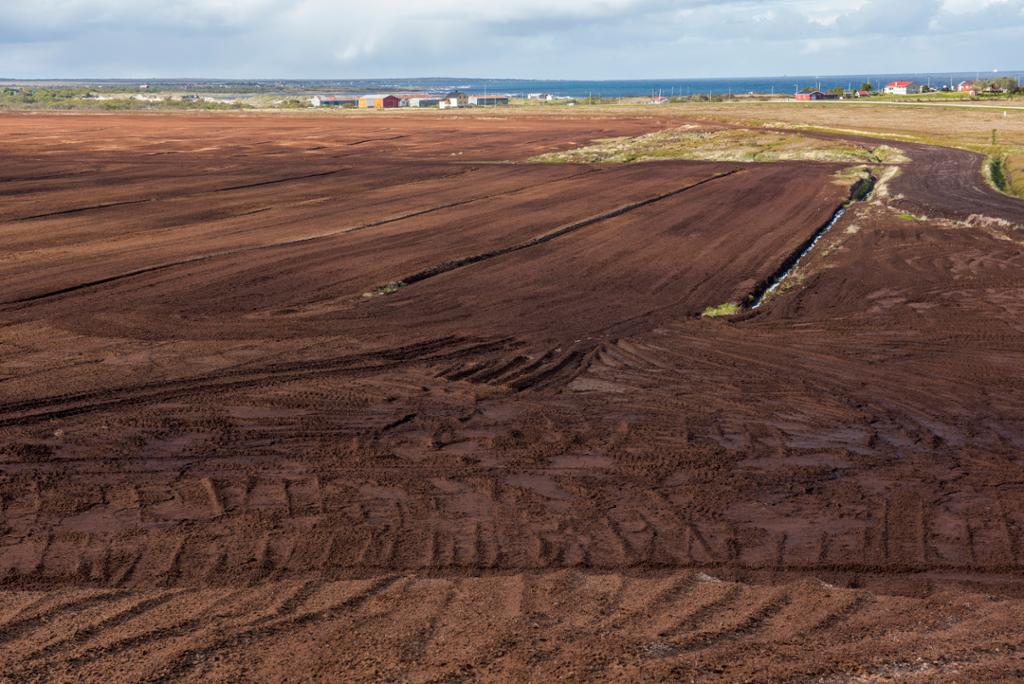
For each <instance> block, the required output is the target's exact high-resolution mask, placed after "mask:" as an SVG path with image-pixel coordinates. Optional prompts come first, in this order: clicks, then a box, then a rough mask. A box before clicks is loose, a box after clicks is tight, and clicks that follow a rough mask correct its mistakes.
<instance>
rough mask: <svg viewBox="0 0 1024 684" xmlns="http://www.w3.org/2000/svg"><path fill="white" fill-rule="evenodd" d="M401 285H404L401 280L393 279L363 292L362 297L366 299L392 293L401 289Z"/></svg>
mask: <svg viewBox="0 0 1024 684" xmlns="http://www.w3.org/2000/svg"><path fill="white" fill-rule="evenodd" d="M403 287H405V283H403V282H402V281H401V280H395V281H393V282H390V283H386V284H384V285H381V286H380V287H378V288H377V289H376V290H373V291H372V292H364V293H363V297H366V298H367V299H370V298H373V297H383V296H385V295H389V294H394V293H396V292H398V291H399V290H401V289H402V288H403Z"/></svg>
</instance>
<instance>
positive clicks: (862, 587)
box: [0, 115, 1024, 682]
mask: <svg viewBox="0 0 1024 684" xmlns="http://www.w3.org/2000/svg"><path fill="white" fill-rule="evenodd" d="M669 125H677V124H676V123H674V122H671V121H668V120H666V119H665V118H660V119H658V118H635V119H627V118H602V119H589V118H585V117H583V116H578V117H573V118H564V119H563V118H556V117H504V118H472V117H467V116H465V115H462V116H456V117H413V116H390V115H389V116H384V115H382V116H358V117H357V116H352V117H298V116H296V117H286V116H183V115H173V116H172V115H160V116H138V115H136V116H84V115H82V116H58V115H5V116H3V117H0V155H2V159H3V164H2V165H0V245H2V249H0V283H2V288H0V326H2V327H0V380H2V381H0V579H2V582H3V589H2V590H0V678H2V677H6V678H7V679H8V680H10V681H25V680H37V681H47V680H54V681H83V680H86V681H112V680H114V681H121V680H123V681H140V680H142V681H175V680H199V679H204V680H207V679H208V680H215V681H220V680H223V681H239V680H252V679H259V680H271V681H302V680H311V679H319V680H323V681H352V680H386V681H393V680H398V681H405V680H408V681H424V682H426V681H477V680H490V681H501V680H517V681H518V680H525V679H534V680H537V681H547V680H552V679H565V680H570V681H594V680H607V679H613V680H622V681H636V680H644V679H646V680H673V681H678V680H683V681H690V680H691V679H694V680H700V681H715V680H718V681H815V682H817V681H825V682H850V681H888V680H908V681H965V682H968V681H969V682H975V681H1008V680H1014V679H1016V678H1019V677H1021V676H1024V657H1022V653H1024V651H1022V649H1024V581H1022V580H1024V578H1022V575H1021V571H1022V561H1024V558H1022V553H1024V550H1022V548H1021V547H1022V544H1024V459H1022V453H1024V378H1022V371H1021V369H1022V368H1024V322H1022V321H1024V316H1022V314H1024V297H1022V295H1024V249H1022V242H1021V240H1022V232H1021V228H1020V227H1019V226H1020V224H1024V204H1021V203H1020V202H1018V201H1016V200H1012V199H1010V198H1006V197H1003V196H1000V195H997V194H995V193H994V192H993V191H991V190H989V189H988V188H987V186H985V185H984V183H983V181H982V180H981V179H980V176H979V175H978V174H977V170H978V168H979V167H980V159H979V158H977V157H974V156H973V155H970V154H968V153H963V152H957V151H952V150H939V149H935V148H924V147H913V146H907V148H906V151H907V153H908V154H909V155H910V156H911V157H912V161H911V162H910V163H908V164H906V165H905V166H904V168H902V169H901V175H900V176H899V177H898V178H896V179H895V180H893V181H891V182H890V183H889V184H888V185H887V187H886V188H885V190H886V192H887V193H888V194H886V193H885V192H881V191H880V192H879V193H877V195H878V196H877V197H876V199H875V200H873V201H871V202H868V203H861V204H856V205H854V206H853V207H852V208H851V210H850V211H849V212H847V214H846V215H845V216H844V217H843V218H842V219H841V221H840V222H839V224H838V225H837V226H836V227H835V228H834V229H833V230H832V232H830V233H829V234H828V235H827V236H826V237H825V238H824V239H823V240H822V241H821V242H820V243H819V244H818V246H817V247H816V248H815V250H814V251H813V252H812V254H811V255H810V256H809V257H808V258H807V259H805V260H804V261H803V262H802V263H801V267H800V270H799V271H798V273H797V275H796V276H794V278H793V279H792V280H791V281H790V284H792V283H797V286H796V287H792V288H789V289H787V290H786V291H785V292H784V293H783V294H781V295H777V296H776V297H774V298H772V299H770V300H769V301H768V303H767V304H766V305H765V306H763V307H762V308H760V309H758V310H756V311H752V312H747V313H745V314H742V315H740V316H737V317H733V318H730V319H727V320H722V319H719V320H709V319H701V318H700V317H699V314H700V312H701V311H703V310H704V309H705V308H706V307H708V306H713V305H717V304H721V303H723V302H730V301H739V300H741V299H742V298H743V297H744V296H745V295H746V294H748V293H749V292H751V291H752V290H753V289H754V288H755V287H756V286H757V284H758V283H759V282H760V281H762V280H764V279H765V278H767V277H768V276H769V275H771V274H772V273H773V272H775V271H776V270H777V269H778V268H779V266H780V265H781V264H782V263H783V262H785V261H786V259H787V257H789V256H790V255H791V254H792V253H793V252H794V250H797V249H798V248H799V247H800V246H801V245H802V244H803V243H804V242H805V241H806V240H807V239H808V238H809V237H810V236H811V235H812V234H813V233H814V232H815V231H816V230H817V229H818V228H819V227H820V226H822V225H823V224H824V223H826V222H827V221H828V219H829V218H830V217H831V215H832V214H833V213H834V211H835V210H836V209H837V208H838V207H839V206H840V205H841V204H842V202H843V201H844V200H845V199H846V197H847V194H848V191H849V188H847V187H843V186H842V185H841V184H836V183H835V182H834V179H833V178H832V174H834V173H835V172H836V171H837V170H838V169H839V167H837V166H835V165H830V164H815V163H779V164H771V165H744V164H738V163H702V162H658V163H650V164H636V165H621V166H602V165H579V166H573V165H535V164H529V163H523V160H525V159H527V158H529V157H531V156H533V155H535V154H539V153H542V152H547V151H552V150H557V149H566V148H568V147H570V146H572V145H573V144H580V145H582V144H585V143H587V142H588V141H591V140H594V139H597V138H605V137H611V136H616V135H636V134H639V133H643V132H648V131H653V130H658V129H660V128H665V127H667V126H669ZM972 169H973V171H972ZM905 211H911V212H913V213H915V214H918V215H919V216H924V217H927V218H926V219H925V220H908V219H907V218H906V217H905V216H904V217H902V218H901V216H900V212H905ZM972 214H981V215H984V216H989V217H991V219H984V218H978V217H974V218H970V219H969V220H966V221H965V220H962V219H967V218H968V217H970V216H971V215H972ZM996 219H998V220H996ZM398 281H402V282H404V283H406V284H405V286H404V287H400V288H397V289H395V288H394V287H391V288H388V287H387V286H388V284H390V283H395V282H398ZM391 290H394V291H391Z"/></svg>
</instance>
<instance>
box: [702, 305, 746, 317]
mask: <svg viewBox="0 0 1024 684" xmlns="http://www.w3.org/2000/svg"><path fill="white" fill-rule="evenodd" d="M740 311H742V309H741V308H740V305H739V304H733V303H731V302H726V303H725V304H719V305H718V306H709V307H708V308H706V309H704V312H703V313H701V317H702V318H721V317H722V316H735V315H736V314H738V313H739V312H740Z"/></svg>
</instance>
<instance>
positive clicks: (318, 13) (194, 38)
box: [0, 0, 1024, 79]
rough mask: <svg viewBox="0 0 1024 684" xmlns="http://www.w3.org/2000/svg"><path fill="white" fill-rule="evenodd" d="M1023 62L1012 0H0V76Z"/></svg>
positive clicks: (343, 74) (848, 69) (623, 74)
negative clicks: (840, 0) (715, 0)
mask: <svg viewBox="0 0 1024 684" xmlns="http://www.w3.org/2000/svg"><path fill="white" fill-rule="evenodd" d="M996 68H998V69H1024V0H859V1H858V0H845V1H843V2H837V1H834V0H719V1H718V2H713V1H711V0H359V1H353V0H0V77H14V78H58V77H67V78H84V77H98V78H100V77H102V78H117V77H122V78H159V77H166V78H172V77H190V76H191V77H223V78H338V79H347V78H376V77H387V76H401V77H413V76H493V77H506V78H579V79H619V78H696V77H724V76H774V75H782V74H846V73H894V72H895V73H898V72H905V73H910V72H926V71H974V70H980V71H990V70H992V69H996Z"/></svg>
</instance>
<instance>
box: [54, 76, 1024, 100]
mask: <svg viewBox="0 0 1024 684" xmlns="http://www.w3.org/2000/svg"><path fill="white" fill-rule="evenodd" d="M996 76H1011V77H1015V78H1018V79H1021V80H1024V69H1019V70H1010V71H1007V70H1001V71H999V72H992V71H983V72H977V71H971V72H956V73H950V72H939V73H925V74H920V73H918V74H915V73H892V74H847V75H838V76H836V75H833V76H771V77H751V78H678V79H639V80H620V81H569V80H529V79H501V78H458V77H444V78H384V79H356V80H344V79H339V80H326V79H316V80H313V79H302V80H300V79H293V80H288V79H283V80H281V79H252V80H231V79H228V80H220V79H151V80H138V79H97V80H80V81H51V82H53V83H60V82H63V83H78V84H87V85H101V84H111V85H119V86H125V85H137V84H141V83H149V84H151V85H154V86H166V87H172V88H181V87H184V88H190V89H195V90H203V91H210V90H217V91H220V92H222V93H225V94H228V93H232V92H236V93H237V92H239V91H241V92H243V93H250V94H253V93H256V92H261V91H262V92H294V93H304V94H308V93H310V92H317V93H323V94H336V95H359V94H363V93H385V92H403V93H404V92H424V93H430V94H444V93H447V92H450V91H452V90H461V91H463V92H468V93H483V92H488V93H494V94H504V95H512V96H523V95H526V94H529V93H548V94H551V95H555V96H558V97H572V98H586V97H595V98H603V97H632V96H639V97H650V96H654V95H663V96H666V97H671V96H687V95H728V94H732V95H744V94H749V93H757V94H762V93H764V94H771V93H775V94H792V93H794V92H796V91H800V90H803V89H804V88H807V87H811V88H818V89H820V90H830V89H832V88H836V87H842V88H847V89H852V88H859V87H860V85H861V84H862V83H864V82H870V83H872V84H873V85H874V86H875V88H880V87H881V86H884V85H885V84H886V83H888V82H889V81H894V80H912V81H916V82H918V83H921V84H928V85H931V86H932V87H935V88H940V87H942V86H943V85H950V84H952V85H954V86H955V85H956V84H957V83H960V82H961V81H966V80H974V79H977V78H993V77H996Z"/></svg>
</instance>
